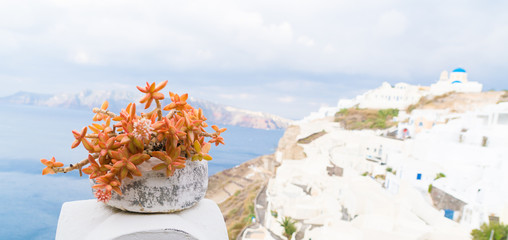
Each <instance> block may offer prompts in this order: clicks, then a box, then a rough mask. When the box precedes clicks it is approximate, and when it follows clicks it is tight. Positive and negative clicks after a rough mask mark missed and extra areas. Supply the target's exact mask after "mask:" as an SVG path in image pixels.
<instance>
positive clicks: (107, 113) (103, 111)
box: [93, 108, 117, 118]
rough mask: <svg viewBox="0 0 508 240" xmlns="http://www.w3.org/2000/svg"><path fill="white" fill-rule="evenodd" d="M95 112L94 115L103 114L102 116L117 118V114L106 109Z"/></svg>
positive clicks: (96, 109)
mask: <svg viewBox="0 0 508 240" xmlns="http://www.w3.org/2000/svg"><path fill="white" fill-rule="evenodd" d="M93 112H94V113H102V114H106V115H108V116H110V117H111V118H115V117H117V115H116V114H114V113H112V112H110V111H108V110H104V109H100V108H93Z"/></svg>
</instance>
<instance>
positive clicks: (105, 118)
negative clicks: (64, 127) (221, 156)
mask: <svg viewBox="0 0 508 240" xmlns="http://www.w3.org/2000/svg"><path fill="white" fill-rule="evenodd" d="M167 83H168V81H167V80H166V81H164V82H162V83H159V84H155V82H154V83H152V84H149V83H148V82H147V83H146V86H145V87H139V86H138V87H137V88H138V90H139V91H141V92H142V93H145V96H144V97H143V98H142V99H141V100H140V103H142V104H145V109H147V108H149V107H150V106H151V104H152V102H153V101H155V103H156V105H157V106H156V107H155V109H153V110H152V111H150V112H148V113H141V115H137V114H136V104H134V103H129V104H128V105H127V107H126V108H125V109H122V110H121V111H120V113H119V114H118V115H116V114H114V113H112V112H110V111H108V110H107V108H108V105H109V104H108V102H107V101H105V102H104V103H103V104H102V106H101V107H100V108H94V109H93V112H94V113H95V115H94V116H93V118H92V120H93V121H95V123H92V124H91V125H90V126H88V127H84V128H83V129H82V130H81V131H79V132H78V131H76V130H73V131H72V133H73V135H74V138H75V139H76V140H75V141H74V142H73V143H72V145H71V148H76V147H77V146H79V145H80V144H81V143H83V147H84V148H85V149H86V150H88V152H89V153H90V154H89V155H88V158H87V159H85V160H83V161H81V162H79V163H77V164H74V165H72V164H71V165H70V166H69V167H63V166H64V164H63V163H61V162H56V161H55V158H54V157H53V158H52V159H51V160H47V159H41V162H42V163H43V164H44V165H45V166H46V167H45V168H44V169H43V171H42V174H43V175H46V174H54V173H58V172H69V171H72V170H75V169H79V171H80V173H81V172H84V173H85V174H88V175H90V179H94V180H95V182H96V184H95V185H94V186H93V188H94V189H96V192H95V196H96V197H97V199H98V201H103V202H107V201H109V199H111V195H112V191H114V192H115V193H116V194H119V195H121V194H122V191H121V188H120V187H121V185H122V180H123V179H125V178H133V177H136V176H141V175H142V172H141V171H140V170H139V169H138V165H140V164H142V163H143V162H145V161H147V160H148V159H150V158H151V157H154V158H157V159H159V160H160V161H161V163H159V164H157V165H155V166H154V167H153V168H152V170H153V171H164V172H165V173H166V176H167V177H171V176H172V175H173V174H174V172H175V171H176V170H178V169H182V168H184V167H185V162H186V161H201V160H211V159H212V157H211V156H210V155H209V154H208V151H209V150H210V148H211V145H212V143H213V144H215V145H216V146H217V145H219V144H224V138H222V137H221V136H220V134H221V133H222V132H224V131H226V129H225V128H221V129H219V127H217V126H215V125H213V126H212V129H213V130H214V131H215V132H214V133H208V132H206V130H205V128H206V127H207V126H208V125H207V123H206V117H204V115H203V111H202V110H201V109H195V108H194V107H192V106H191V105H190V104H188V103H187V99H188V95H187V94H182V95H178V94H176V93H173V92H169V96H170V99H171V103H170V104H168V105H166V106H165V107H164V108H162V107H161V101H162V100H164V94H162V93H160V92H159V91H161V90H162V89H163V88H164V87H165V86H166V85H167ZM162 110H165V111H169V112H168V113H167V114H166V115H163V113H162ZM97 122H98V123H97ZM101 122H102V123H101ZM112 122H113V123H112ZM88 129H90V130H91V131H92V133H91V134H87V130H88ZM205 138H210V139H209V140H208V141H206V140H205ZM97 160H98V161H97ZM87 165H88V166H87ZM85 166H87V167H85ZM84 167H85V168H84Z"/></svg>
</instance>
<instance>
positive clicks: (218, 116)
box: [0, 89, 292, 130]
mask: <svg viewBox="0 0 508 240" xmlns="http://www.w3.org/2000/svg"><path fill="white" fill-rule="evenodd" d="M140 98H141V97H140V96H139V94H135V93H134V92H131V91H114V90H89V89H87V90H82V91H80V92H77V93H59V94H43V93H33V92H27V91H20V92H17V93H14V94H12V95H9V96H5V97H0V103H7V104H18V105H32V106H46V107H58V108H74V109H83V110H91V109H92V108H94V107H100V106H101V104H102V103H103V102H104V101H105V100H107V101H108V102H109V109H110V110H111V111H113V112H119V111H120V110H121V109H122V108H125V106H127V104H128V103H130V102H136V103H137V102H138V101H139V99H140ZM187 102H189V103H190V104H191V105H192V106H194V107H196V108H201V109H203V113H204V115H205V116H206V117H207V118H208V119H209V121H210V122H211V123H214V124H225V125H233V126H239V127H249V128H257V129H268V130H273V129H284V128H286V127H287V126H289V124H290V123H291V121H292V120H289V119H286V118H283V117H280V116H277V115H274V114H270V113H264V112H256V111H251V110H245V109H240V108H236V107H231V106H226V105H222V104H218V103H214V102H211V101H208V100H203V99H197V98H193V97H190V98H189V99H188V100H187ZM169 103H170V100H169V99H164V100H163V101H162V104H163V105H166V104H169Z"/></svg>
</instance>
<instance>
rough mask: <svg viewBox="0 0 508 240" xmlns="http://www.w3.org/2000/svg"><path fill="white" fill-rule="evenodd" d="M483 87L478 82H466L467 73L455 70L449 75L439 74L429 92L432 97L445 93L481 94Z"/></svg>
mask: <svg viewBox="0 0 508 240" xmlns="http://www.w3.org/2000/svg"><path fill="white" fill-rule="evenodd" d="M482 88H483V85H482V84H481V83H479V82H470V81H468V80H467V72H466V70H464V69H463V68H456V69H454V70H453V71H452V72H451V73H450V74H448V72H447V71H443V72H441V76H440V77H439V81H437V82H436V83H434V84H432V85H430V91H431V93H432V94H434V95H440V94H444V93H447V92H481V91H482Z"/></svg>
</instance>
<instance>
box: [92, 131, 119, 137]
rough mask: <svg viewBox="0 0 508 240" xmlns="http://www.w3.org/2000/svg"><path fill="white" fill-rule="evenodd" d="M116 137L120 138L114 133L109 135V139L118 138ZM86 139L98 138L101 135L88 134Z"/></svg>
mask: <svg viewBox="0 0 508 240" xmlns="http://www.w3.org/2000/svg"><path fill="white" fill-rule="evenodd" d="M116 136H118V135H117V134H116V133H113V132H112V133H109V134H108V137H116ZM85 137H86V138H98V137H99V134H96V133H92V134H87V135H86V136H85Z"/></svg>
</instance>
